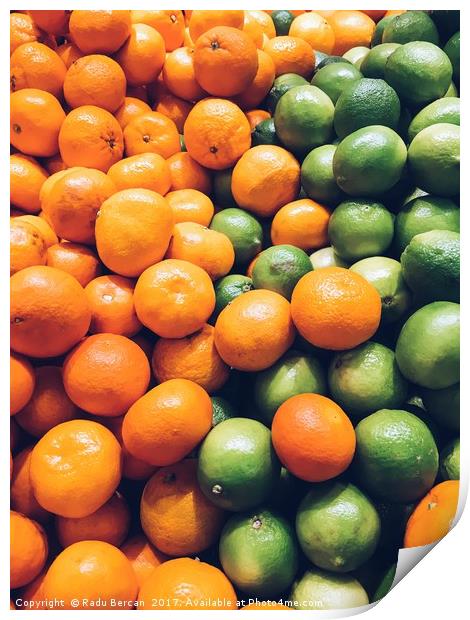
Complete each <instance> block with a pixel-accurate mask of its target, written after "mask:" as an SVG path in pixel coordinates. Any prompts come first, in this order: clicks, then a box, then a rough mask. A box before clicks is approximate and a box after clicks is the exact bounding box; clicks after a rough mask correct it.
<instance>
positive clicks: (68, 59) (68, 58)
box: [56, 41, 83, 69]
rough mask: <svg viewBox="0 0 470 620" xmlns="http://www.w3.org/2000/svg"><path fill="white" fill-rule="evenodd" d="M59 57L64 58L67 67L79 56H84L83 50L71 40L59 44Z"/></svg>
mask: <svg viewBox="0 0 470 620" xmlns="http://www.w3.org/2000/svg"><path fill="white" fill-rule="evenodd" d="M56 52H57V54H58V55H59V58H60V59H61V60H62V62H63V63H64V65H65V66H66V67H67V69H68V68H69V67H70V66H71V65H72V64H73V63H74V62H75V61H76V60H78V59H79V58H81V57H82V56H83V52H82V51H81V50H79V49H78V47H76V46H75V45H74V44H73V43H72V42H71V41H66V42H65V43H62V45H59V47H58V48H57V50H56Z"/></svg>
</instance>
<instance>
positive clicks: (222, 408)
mask: <svg viewBox="0 0 470 620" xmlns="http://www.w3.org/2000/svg"><path fill="white" fill-rule="evenodd" d="M211 401H212V426H217V424H220V423H221V422H223V421H224V420H230V418H236V417H237V411H236V409H235V407H234V406H233V405H232V404H231V403H230V402H229V401H228V400H227V399H226V398H223V397H222V396H211Z"/></svg>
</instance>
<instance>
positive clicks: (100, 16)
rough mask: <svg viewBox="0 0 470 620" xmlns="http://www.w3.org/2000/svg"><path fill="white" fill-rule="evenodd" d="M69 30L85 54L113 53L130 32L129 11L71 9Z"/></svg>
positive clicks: (75, 42)
mask: <svg viewBox="0 0 470 620" xmlns="http://www.w3.org/2000/svg"><path fill="white" fill-rule="evenodd" d="M69 30H70V34H71V36H72V39H73V42H74V44H75V45H76V46H77V47H78V48H79V49H80V50H81V51H82V52H83V53H85V54H93V53H100V54H113V53H114V52H117V50H118V49H119V48H120V47H121V45H122V44H123V43H124V42H125V41H126V39H127V37H128V36H129V35H130V33H131V11H72V13H71V15H70V20H69Z"/></svg>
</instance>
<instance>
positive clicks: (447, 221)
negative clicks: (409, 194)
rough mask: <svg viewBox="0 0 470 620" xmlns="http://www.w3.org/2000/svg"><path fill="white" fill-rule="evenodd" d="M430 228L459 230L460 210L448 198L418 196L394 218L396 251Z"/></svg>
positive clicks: (402, 248) (401, 250) (399, 250)
mask: <svg viewBox="0 0 470 620" xmlns="http://www.w3.org/2000/svg"><path fill="white" fill-rule="evenodd" d="M431 230H451V231H453V232H459V231H460V210H459V208H458V206H457V205H456V204H455V203H454V202H453V201H452V200H450V199H449V198H440V197H439V196H428V195H425V196H419V197H417V198H413V199H412V200H410V201H409V202H407V203H406V204H405V205H404V207H402V209H401V210H400V212H399V213H398V214H397V217H396V218H395V237H394V244H395V245H396V248H397V250H398V252H399V253H400V254H401V253H402V252H403V250H404V249H405V248H406V246H407V245H408V244H409V243H410V241H411V240H412V238H413V237H414V236H415V235H418V234H420V233H425V232H429V231H431Z"/></svg>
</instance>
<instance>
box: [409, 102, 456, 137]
mask: <svg viewBox="0 0 470 620" xmlns="http://www.w3.org/2000/svg"><path fill="white" fill-rule="evenodd" d="M437 123H451V124H452V125H460V99H459V98H458V97H443V98H442V99H436V101H433V102H432V103H430V104H429V105H427V106H426V107H425V108H423V109H422V110H420V111H419V112H418V114H417V115H416V116H415V117H414V118H413V120H412V121H411V123H410V125H409V127H408V139H409V140H410V141H412V140H413V139H414V138H415V137H416V136H417V135H418V133H419V132H420V131H421V130H422V129H425V128H426V127H429V126H430V125H436V124H437Z"/></svg>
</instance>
